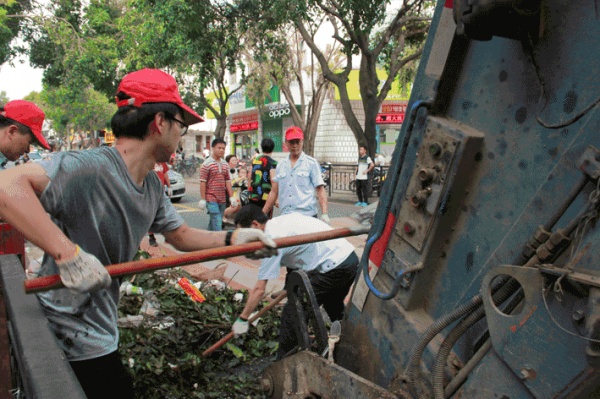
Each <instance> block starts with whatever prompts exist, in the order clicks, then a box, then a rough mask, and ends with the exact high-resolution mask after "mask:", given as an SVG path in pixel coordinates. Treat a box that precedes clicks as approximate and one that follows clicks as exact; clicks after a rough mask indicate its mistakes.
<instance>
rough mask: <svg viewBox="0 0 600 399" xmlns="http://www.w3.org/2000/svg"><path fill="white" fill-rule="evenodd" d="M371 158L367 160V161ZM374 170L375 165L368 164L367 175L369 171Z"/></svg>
mask: <svg viewBox="0 0 600 399" xmlns="http://www.w3.org/2000/svg"><path fill="white" fill-rule="evenodd" d="M370 160H371V158H369V161H370ZM373 169H375V164H374V163H373V162H369V168H368V169H367V174H369V173H371V171H372V170H373Z"/></svg>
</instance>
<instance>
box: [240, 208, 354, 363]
mask: <svg viewBox="0 0 600 399" xmlns="http://www.w3.org/2000/svg"><path fill="white" fill-rule="evenodd" d="M235 223H236V225H237V226H238V227H252V228H255V229H260V230H262V231H264V232H265V233H266V234H267V235H268V236H269V237H271V238H281V237H290V236H295V235H298V234H306V233H318V232H322V231H328V230H331V229H332V228H331V227H330V226H329V225H328V224H327V223H325V222H323V221H321V220H319V219H317V218H314V217H311V216H306V215H302V214H300V213H288V214H286V215H281V216H277V217H274V218H273V219H271V220H269V219H267V216H266V215H265V214H264V213H263V212H262V210H261V209H260V208H259V207H257V206H255V205H246V206H244V207H243V208H242V209H241V210H240V211H239V212H238V213H237V215H236V217H235ZM358 262H359V259H358V256H357V255H356V253H355V252H354V246H353V245H352V244H350V242H348V240H346V239H345V238H338V239H335V240H329V241H325V242H315V243H311V244H304V245H298V246H294V247H288V248H281V249H280V250H279V253H278V254H277V256H274V257H271V258H268V259H263V260H262V261H261V264H260V267H259V269H258V281H257V282H256V284H255V286H254V288H252V290H251V291H250V294H249V296H248V300H247V302H246V305H245V306H244V310H243V311H242V313H241V314H240V315H239V317H238V318H237V320H236V322H235V323H234V324H233V327H232V330H233V333H234V334H235V335H236V336H239V335H240V334H245V333H246V332H247V331H248V318H249V317H250V315H251V314H252V312H253V311H254V309H256V307H257V306H258V304H259V303H260V301H261V300H262V299H263V296H264V294H265V291H266V287H267V282H268V281H269V280H272V279H276V278H278V277H279V268H280V267H286V268H287V272H288V273H290V272H292V271H294V270H297V269H302V270H304V271H305V272H306V274H307V275H308V278H309V279H310V283H311V285H312V289H313V291H314V293H315V297H316V299H317V302H318V303H319V305H323V307H324V308H325V311H327V314H328V315H329V318H330V319H331V321H332V322H333V321H336V320H341V319H342V318H343V316H344V298H346V295H348V292H349V291H350V287H351V286H352V284H353V282H354V278H355V277H356V273H357V271H358ZM286 280H287V279H286ZM286 283H287V281H286ZM297 345H298V340H297V338H296V332H295V329H294V311H293V308H292V304H291V303H288V304H286V305H285V306H284V308H283V311H282V313H281V327H280V331H279V349H278V350H277V360H280V359H282V358H283V357H285V355H286V354H287V353H288V352H290V351H291V350H292V349H294V348H295V347H296V346H297Z"/></svg>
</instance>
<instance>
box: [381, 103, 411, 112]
mask: <svg viewBox="0 0 600 399" xmlns="http://www.w3.org/2000/svg"><path fill="white" fill-rule="evenodd" d="M407 105H408V101H405V102H403V103H399V104H383V105H382V106H381V113H383V114H404V113H406V107H407Z"/></svg>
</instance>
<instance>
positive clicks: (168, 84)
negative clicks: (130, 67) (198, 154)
mask: <svg viewBox="0 0 600 399" xmlns="http://www.w3.org/2000/svg"><path fill="white" fill-rule="evenodd" d="M118 91H120V92H123V93H125V94H127V95H128V96H129V97H131V98H128V99H126V100H121V101H119V99H118V98H117V107H119V108H120V107H125V106H127V105H133V106H134V107H138V108H140V107H141V106H142V104H147V103H173V104H177V105H178V106H179V107H180V108H181V109H182V110H183V120H184V121H185V123H187V124H188V125H193V124H194V123H198V122H203V121H204V118H202V117H201V116H200V115H198V114H197V113H196V112H195V111H194V110H193V109H191V108H190V107H188V106H187V105H185V104H184V103H183V100H182V99H181V96H180V95H179V89H178V88H177V82H176V81H175V79H174V78H173V77H172V76H171V75H169V74H168V73H166V72H163V71H161V70H159V69H148V68H144V69H140V70H139V71H136V72H131V73H130V74H127V75H126V76H125V77H124V78H123V80H121V83H120V84H119V88H118Z"/></svg>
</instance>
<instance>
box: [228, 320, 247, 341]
mask: <svg viewBox="0 0 600 399" xmlns="http://www.w3.org/2000/svg"><path fill="white" fill-rule="evenodd" d="M231 331H233V336H234V337H236V338H237V337H239V336H240V335H243V334H246V333H247V332H248V320H242V319H240V318H239V317H238V318H237V320H236V321H235V323H233V326H232V327H231Z"/></svg>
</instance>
